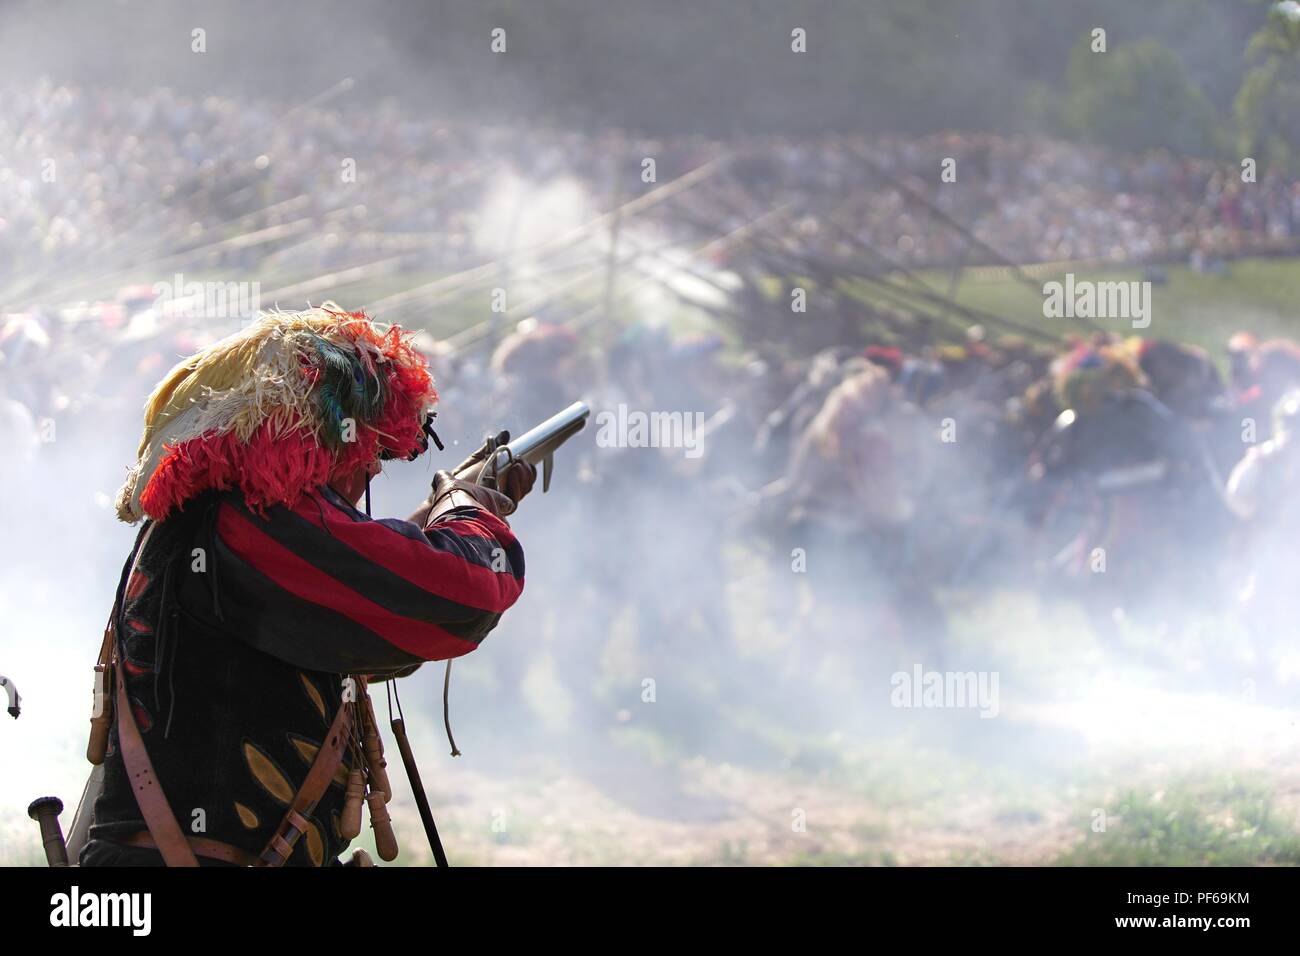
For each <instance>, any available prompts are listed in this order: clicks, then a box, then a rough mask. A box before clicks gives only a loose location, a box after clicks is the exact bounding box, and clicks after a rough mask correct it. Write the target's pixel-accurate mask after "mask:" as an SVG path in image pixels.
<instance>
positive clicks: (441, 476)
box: [412, 461, 537, 526]
mask: <svg viewBox="0 0 1300 956" xmlns="http://www.w3.org/2000/svg"><path fill="white" fill-rule="evenodd" d="M536 480H537V468H536V467H534V466H533V465H530V464H528V463H527V462H525V461H516V462H513V463H512V464H511V465H510V466H509V467H508V468H507V469H506V470H505V471H504V472H503V473H502V474H501V476H500V479H499V481H500V484H501V487H502V489H504V490H501V491H498V490H497V489H496V488H492V487H490V486H489V485H486V484H483V485H480V484H476V483H475V482H472V481H462V480H461V479H459V478H457V477H455V476H454V475H452V474H450V473H449V472H445V471H439V472H437V473H436V474H434V476H433V493H432V494H431V495H430V496H429V503H428V510H427V511H426V512H425V515H424V520H423V521H420V522H419V523H420V524H421V525H422V526H427V523H428V522H429V521H432V520H433V519H434V518H436V517H438V515H440V514H443V513H444V512H447V511H450V510H451V509H452V508H459V507H461V506H463V505H477V506H478V507H480V508H484V509H486V510H488V511H490V512H492V513H493V514H494V515H496V516H497V517H498V518H505V517H507V516H509V515H512V514H514V513H515V508H516V506H517V505H518V504H519V501H520V500H521V499H522V498H523V497H524V496H525V495H526V494H528V492H530V491H532V489H533V483H534V482H535V481H536ZM417 514H418V512H417ZM412 517H413V518H414V516H412Z"/></svg>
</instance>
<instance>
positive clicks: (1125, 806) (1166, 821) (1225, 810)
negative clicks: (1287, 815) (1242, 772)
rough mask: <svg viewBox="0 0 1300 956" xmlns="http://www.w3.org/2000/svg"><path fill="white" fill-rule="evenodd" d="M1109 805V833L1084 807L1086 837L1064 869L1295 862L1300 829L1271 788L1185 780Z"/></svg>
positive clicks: (1062, 860) (1299, 859)
mask: <svg viewBox="0 0 1300 956" xmlns="http://www.w3.org/2000/svg"><path fill="white" fill-rule="evenodd" d="M1113 804H1114V806H1113V807H1112V808H1109V809H1108V808H1106V807H1101V808H1099V809H1102V810H1107V819H1106V821H1105V826H1106V829H1105V831H1104V832H1095V831H1094V828H1093V827H1094V825H1093V813H1094V810H1093V809H1089V810H1088V811H1086V812H1085V814H1084V818H1083V821H1082V824H1081V826H1082V829H1083V830H1084V833H1085V834H1086V836H1085V837H1084V839H1083V840H1082V841H1081V842H1080V843H1079V844H1078V845H1077V846H1075V847H1074V848H1073V849H1071V850H1069V851H1068V852H1066V853H1064V854H1062V855H1061V856H1060V857H1059V858H1058V859H1057V860H1056V862H1057V863H1058V864H1061V865H1065V866H1259V865H1265V864H1272V865H1288V866H1294V865H1297V864H1300V832H1298V831H1297V830H1296V829H1295V827H1294V826H1292V825H1291V824H1289V823H1287V822H1285V821H1283V820H1281V819H1279V818H1278V815H1277V813H1276V812H1275V810H1274V807H1273V801H1272V797H1271V796H1270V795H1269V792H1268V788H1267V786H1266V785H1264V784H1261V783H1255V782H1241V781H1236V780H1225V781H1183V782H1180V783H1178V784H1176V785H1173V786H1171V787H1170V788H1169V789H1167V790H1165V791H1154V792H1152V791H1141V792H1139V791H1136V790H1129V791H1127V792H1126V793H1124V794H1122V795H1121V796H1120V797H1119V799H1118V800H1116V801H1113Z"/></svg>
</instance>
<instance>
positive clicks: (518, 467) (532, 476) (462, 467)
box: [435, 432, 537, 511]
mask: <svg viewBox="0 0 1300 956" xmlns="http://www.w3.org/2000/svg"><path fill="white" fill-rule="evenodd" d="M508 438H509V435H508V433H506V432H502V433H501V434H500V435H498V436H497V439H496V441H495V442H485V443H484V444H483V445H481V446H480V447H479V448H478V450H476V451H475V452H474V453H473V454H472V455H470V456H469V457H468V458H466V459H465V460H464V461H462V462H461V463H460V464H459V465H457V466H456V467H455V468H453V469H452V470H451V474H452V476H453V477H455V476H457V475H460V474H461V473H463V472H465V471H467V470H469V469H471V468H473V466H475V465H478V464H480V463H482V461H483V460H484V459H485V458H487V456H488V452H489V450H492V451H495V450H496V448H497V447H498V446H500V445H502V444H505V442H506V441H507V440H508ZM536 481H537V466H535V465H530V464H529V463H528V462H526V461H513V462H511V463H510V464H509V465H508V466H507V467H506V469H505V471H503V472H502V473H501V474H500V475H498V476H497V477H496V480H495V482H494V481H493V479H492V478H490V477H489V478H486V479H485V480H484V482H483V485H482V486H480V487H487V488H493V489H495V490H497V491H501V492H503V493H504V494H505V495H506V496H507V497H508V498H509V499H510V500H511V501H512V502H514V503H515V504H516V505H517V504H519V502H520V501H521V500H522V499H523V497H524V496H525V495H527V494H528V492H530V491H532V490H533V484H534V483H535V482H536ZM435 490H436V487H435ZM511 510H512V511H513V510H514V509H513V508H512V509H511Z"/></svg>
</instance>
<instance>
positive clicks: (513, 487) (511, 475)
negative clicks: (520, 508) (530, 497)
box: [497, 461, 537, 504]
mask: <svg viewBox="0 0 1300 956" xmlns="http://www.w3.org/2000/svg"><path fill="white" fill-rule="evenodd" d="M536 481H537V466H536V465H530V464H529V463H528V462H526V461H512V462H511V463H510V465H509V467H507V468H506V470H505V472H504V473H502V474H501V475H499V476H498V477H497V487H498V488H499V489H500V490H501V491H502V492H503V493H504V494H505V495H506V496H507V497H508V498H509V499H510V500H511V501H513V502H514V503H515V504H519V502H520V501H522V500H523V499H524V496H525V495H526V494H528V492H530V491H532V490H533V484H534V483H535V482H536Z"/></svg>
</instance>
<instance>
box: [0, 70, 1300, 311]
mask: <svg viewBox="0 0 1300 956" xmlns="http://www.w3.org/2000/svg"><path fill="white" fill-rule="evenodd" d="M0 144H4V145H3V147H0V149H2V150H3V151H0V281H5V280H7V279H11V278H12V277H15V276H22V275H25V274H30V273H33V272H36V273H41V272H53V271H57V269H58V268H60V267H67V266H70V265H75V264H77V263H78V262H79V261H80V260H81V259H82V258H83V257H86V256H88V255H94V256H97V257H102V256H103V254H104V252H105V250H113V249H117V248H118V247H120V246H121V245H122V241H123V237H131V239H132V243H131V244H130V248H129V250H125V249H124V250H123V257H124V258H123V261H130V259H129V258H125V257H126V256H127V252H128V251H129V256H130V257H133V258H134V261H136V262H139V261H141V260H142V259H145V260H147V259H148V258H149V257H150V256H153V257H156V258H159V259H162V258H165V257H166V256H168V255H173V254H175V253H176V252H177V251H178V250H180V249H185V248H187V247H188V248H196V249H204V250H206V251H207V252H208V254H209V260H208V261H209V263H210V264H211V265H214V266H218V267H232V266H240V265H243V266H248V265H251V264H257V265H258V266H259V268H266V267H267V266H268V265H269V266H280V265H283V266H286V267H288V266H294V267H299V266H300V267H303V268H307V269H315V270H318V271H319V270H325V269H329V268H333V267H337V266H339V265H341V264H347V265H355V264H357V263H361V262H367V261H373V260H375V259H377V258H380V257H383V256H385V255H400V254H401V253H402V252H403V251H408V252H409V251H413V252H414V255H412V257H411V259H410V264H411V265H412V266H413V267H414V266H419V267H422V268H426V269H438V268H448V267H451V268H454V267H456V266H457V265H458V264H461V263H464V262H466V261H468V258H469V257H470V256H471V254H472V253H473V252H474V251H475V244H476V239H477V237H479V235H480V232H481V228H482V222H481V214H482V207H483V203H482V200H483V193H482V191H483V189H484V188H486V184H487V183H488V182H489V180H490V178H491V177H490V176H488V175H486V174H487V173H489V172H491V171H492V170H495V169H500V168H509V169H511V170H513V171H515V172H516V173H518V174H519V175H520V176H522V177H524V178H526V179H528V180H530V181H535V182H546V181H548V180H551V179H554V178H558V177H569V178H571V179H573V180H576V181H578V182H579V183H581V184H582V185H583V187H584V189H585V190H587V191H588V192H589V193H590V194H591V196H592V197H593V199H594V201H595V204H596V205H597V206H598V207H599V208H602V209H608V208H610V207H611V206H613V205H614V204H616V203H617V202H618V201H619V200H620V199H622V200H624V201H626V199H628V198H629V197H630V196H632V195H634V193H635V191H636V190H637V189H641V188H644V184H643V183H642V182H641V180H640V177H641V174H642V171H643V166H642V161H643V159H645V158H647V157H649V158H653V159H654V160H655V162H656V166H657V168H656V170H655V177H656V182H658V183H665V182H668V181H670V180H672V179H673V178H675V177H677V176H679V175H681V174H682V173H684V172H686V171H688V170H690V169H692V168H695V167H697V166H699V165H701V164H702V163H704V162H706V161H708V160H710V159H715V158H719V157H724V156H725V157H727V158H728V160H729V169H728V175H727V176H725V177H723V178H721V179H720V180H719V182H718V184H717V195H715V196H714V197H713V198H712V202H713V203H714V204H716V205H717V206H718V211H717V212H716V213H714V214H712V215H711V216H710V220H709V222H708V223H707V225H706V229H707V230H714V229H715V227H722V228H723V229H724V230H725V229H726V228H734V227H735V226H736V225H739V224H742V223H744V222H746V221H750V220H752V219H753V218H755V217H756V216H758V215H760V214H761V213H762V212H764V211H765V210H768V209H771V208H772V207H774V206H777V205H780V204H782V203H787V202H788V203H790V204H791V205H792V206H793V208H795V209H797V210H799V211H800V213H801V219H800V221H799V227H798V235H797V236H796V237H792V241H796V242H799V243H801V244H804V245H807V246H810V247H812V248H817V247H819V246H824V247H825V248H826V250H827V251H828V252H831V251H834V250H836V249H837V248H849V249H852V247H854V246H859V245H865V246H868V247H870V248H871V249H873V250H875V251H877V252H879V253H880V254H882V255H886V256H889V257H892V258H894V259H896V260H897V261H898V262H900V263H902V264H905V265H909V266H941V265H956V264H964V265H977V264H981V263H984V264H989V263H996V262H1000V261H1003V260H1011V261H1014V262H1017V263H1028V262H1042V261H1061V260H1089V259H1101V260H1110V261H1118V262H1146V261H1151V260H1154V259H1171V258H1172V259H1188V260H1191V261H1193V262H1195V263H1196V264H1198V265H1203V266H1204V267H1206V268H1213V267H1214V265H1215V263H1216V262H1217V261H1218V260H1219V259H1220V258H1222V257H1224V256H1230V255H1235V254H1240V253H1242V252H1246V251H1251V250H1257V249H1265V248H1278V247H1286V246H1287V244H1288V243H1290V242H1292V241H1294V240H1295V239H1296V238H1297V235H1298V233H1300V182H1297V181H1296V180H1295V179H1294V178H1292V177H1290V176H1286V175H1283V174H1281V173H1279V172H1277V171H1275V170H1259V171H1258V182H1251V183H1249V184H1247V183H1244V182H1243V181H1242V172H1243V171H1242V170H1241V169H1239V168H1237V167H1235V166H1231V165H1225V164H1223V163H1218V162H1214V161H1210V160H1205V159H1195V158H1187V157H1178V156H1174V155H1171V154H1169V153H1165V152H1152V153H1147V154H1144V155H1122V154H1117V153H1114V152H1111V151H1108V150H1105V149H1101V148H1096V147H1090V146H1086V145H1082V144H1079V143H1067V142H1060V141H1054V140H1050V139H1045V138H1041V137H1032V138H1026V137H1001V136H993V135H985V134H947V135H936V136H930V137H925V138H914V139H898V138H889V137H880V138H873V139H870V140H866V139H861V138H853V137H827V138H820V139H817V140H804V139H782V138H770V137H769V138H763V139H751V140H747V141H729V142H727V143H721V142H711V141H709V140H706V139H704V138H701V137H696V136H692V137H686V138H682V139H680V140H676V139H653V138H647V137H640V136H635V135H630V134H625V133H620V132H618V131H608V132H603V133H596V134H584V133H577V132H570V131H562V130H554V129H544V128H537V129H526V130H525V129H518V128H494V127H485V126H464V125H440V124H438V123H434V122H429V121H425V120H416V119H412V118H410V116H409V115H408V114H405V113H403V112H402V111H400V110H398V109H397V108H396V107H395V106H393V105H392V104H386V103H381V104H377V105H375V104H366V105H365V107H364V108H361V107H359V106H348V105H341V106H337V107H336V106H331V105H329V102H328V100H326V102H323V103H320V104H317V105H311V104H304V105H299V106H296V107H287V106H275V107H273V106H271V105H269V104H267V103H259V102H242V101H241V102H236V101H232V100H230V99H225V98H222V97H218V96H209V97H206V98H202V99H191V98H188V97H184V96H181V95H178V94H176V93H174V92H172V91H170V90H168V89H165V88H158V89H154V90H152V91H150V92H148V93H145V94H140V93H126V92H118V91H113V90H110V89H81V88H74V87H67V86H55V85H53V84H50V83H48V82H45V83H37V84H33V85H31V86H29V87H26V88H12V89H6V90H3V91H0ZM947 160H952V163H951V164H950V165H949V167H948V168H949V169H950V171H951V175H950V176H949V177H948V178H950V179H955V181H954V182H945V181H944V178H943V176H942V175H941V174H942V172H943V170H944V168H945V165H944V164H945V161H947ZM648 217H649V218H650V220H651V221H652V222H653V224H654V225H656V226H658V227H660V228H661V229H663V230H664V231H665V232H667V233H668V234H669V235H675V236H683V235H686V234H691V233H694V232H698V229H697V228H693V227H692V225H691V221H690V220H689V219H685V218H683V217H682V216H681V215H680V214H679V212H678V211H676V210H673V209H671V208H669V207H666V206H665V207H661V208H659V209H658V210H650V211H649V213H648ZM936 217H949V218H951V219H952V220H956V221H958V222H960V223H962V224H963V225H964V226H965V228H966V229H967V230H968V231H969V233H970V235H972V236H973V237H974V238H975V239H976V240H978V241H979V243H982V244H984V245H983V246H978V245H976V246H972V244H971V243H969V242H967V241H965V239H964V238H963V237H962V236H961V235H959V234H958V233H956V232H954V231H953V230H951V229H948V228H944V227H943V226H942V222H941V221H940V219H938V218H936ZM719 220H720V221H719ZM299 222H310V223H312V225H313V229H312V230H311V232H312V234H313V235H316V236H319V234H320V232H321V226H322V224H325V225H328V226H330V227H331V228H330V231H329V233H328V235H329V241H328V242H309V241H299V242H285V241H279V242H277V243H275V244H272V245H268V243H269V242H270V241H271V240H270V238H268V236H271V235H283V231H284V230H288V235H289V236H290V237H293V236H297V235H298V234H297V233H295V232H293V231H292V229H291V228H289V227H291V226H292V225H293V224H295V223H299ZM275 229H280V230H282V233H280V234H276V233H271V234H267V233H266V232H265V231H266V230H275ZM713 234H714V235H716V232H714V233H713ZM248 237H253V238H252V239H249V238H248ZM301 238H305V237H301ZM218 244H220V245H218ZM11 305H12V303H11Z"/></svg>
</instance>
